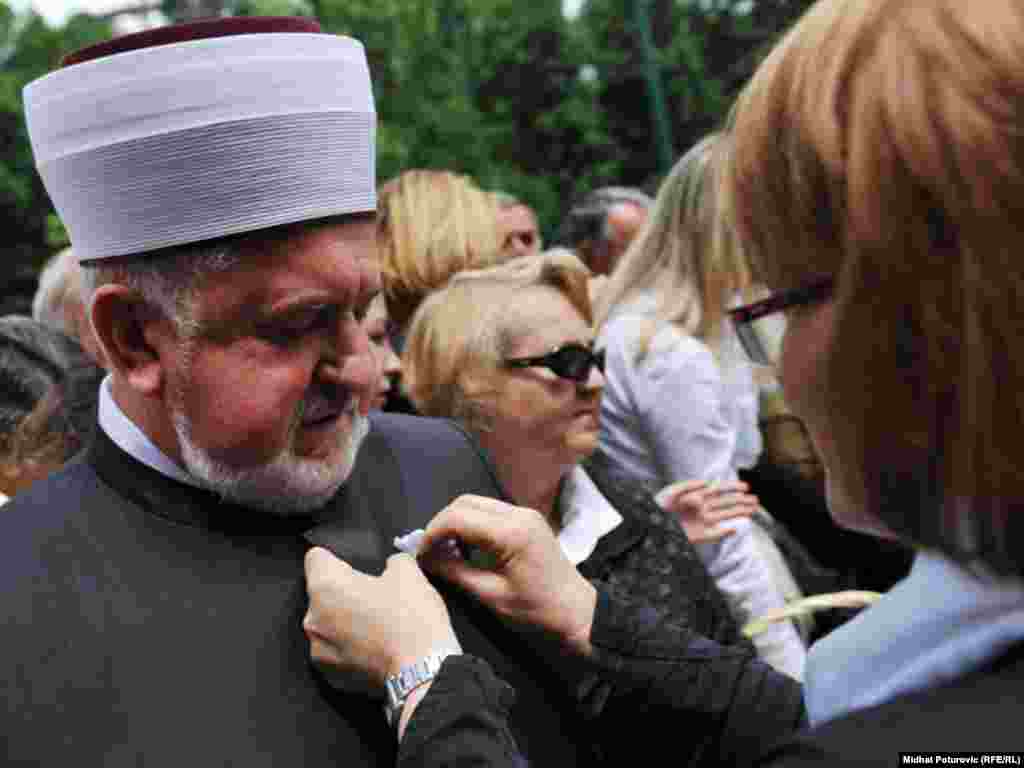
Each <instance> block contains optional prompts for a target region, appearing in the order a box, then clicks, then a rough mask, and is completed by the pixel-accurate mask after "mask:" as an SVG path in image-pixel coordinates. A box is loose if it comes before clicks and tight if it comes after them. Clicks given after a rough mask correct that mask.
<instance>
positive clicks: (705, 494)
mask: <svg viewBox="0 0 1024 768" xmlns="http://www.w3.org/2000/svg"><path fill="white" fill-rule="evenodd" d="M749 490H750V486H748V485H747V484H746V483H744V482H741V481H734V482H728V483H721V484H719V485H714V484H711V483H707V482H705V481H703V480H683V481H681V482H678V483H673V484H672V485H668V486H665V487H664V488H662V489H661V490H660V491H659V492H658V495H657V496H656V497H655V498H656V499H657V501H658V504H660V505H661V507H662V508H663V509H664V510H665V511H667V512H671V513H673V514H674V515H675V516H676V519H677V520H678V521H679V524H680V525H682V527H683V530H684V531H686V537H687V538H688V539H689V540H690V541H691V542H693V543H694V544H701V543H705V542H709V541H719V540H720V539H723V538H725V537H726V536H731V535H732V534H733V533H734V531H733V530H732V529H731V528H727V527H724V526H721V525H720V524H721V523H723V522H725V521H726V520H735V519H737V518H740V517H750V516H751V515H752V514H754V512H756V511H757V509H758V506H759V502H758V499H757V496H754V495H753V494H751V493H748V491H749Z"/></svg>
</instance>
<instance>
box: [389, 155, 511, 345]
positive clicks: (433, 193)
mask: <svg viewBox="0 0 1024 768" xmlns="http://www.w3.org/2000/svg"><path fill="white" fill-rule="evenodd" d="M503 239H504V238H503V237H502V233H501V232H500V230H499V225H498V204H497V201H496V199H495V198H494V196H493V195H490V194H488V193H487V192H484V191H483V190H481V189H479V188H478V187H477V186H476V185H475V184H474V183H473V182H472V181H471V180H470V179H469V178H468V177H466V176H460V175H458V174H455V173H450V172H448V171H432V170H411V171H406V172H405V173H403V174H401V175H400V176H398V177H397V178H395V179H392V180H391V181H389V182H388V183H386V184H384V185H383V186H382V187H381V188H380V191H379V201H378V251H379V255H380V266H381V278H382V281H383V284H384V295H385V297H386V299H387V302H388V314H389V315H390V316H391V319H392V320H394V321H395V322H396V323H397V324H398V325H399V326H402V327H404V326H405V325H406V324H407V323H408V321H409V319H410V318H411V317H412V313H413V312H414V311H415V310H416V307H417V306H418V305H419V303H420V302H421V301H422V300H423V298H424V297H425V296H426V295H427V294H429V293H431V292H432V291H436V290H437V289H438V288H441V287H442V286H443V285H444V284H445V283H446V282H447V281H448V278H450V277H451V276H452V275H454V274H455V273H456V272H460V271H462V270H464V269H479V268H483V267H489V266H491V265H493V264H496V263H498V262H499V261H500V260H501V258H502V253H501V246H502V243H503Z"/></svg>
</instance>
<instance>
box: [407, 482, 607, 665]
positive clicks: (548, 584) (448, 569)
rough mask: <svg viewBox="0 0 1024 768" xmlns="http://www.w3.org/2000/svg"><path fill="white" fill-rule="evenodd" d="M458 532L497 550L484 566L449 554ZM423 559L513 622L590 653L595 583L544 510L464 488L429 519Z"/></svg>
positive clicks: (470, 541)
mask: <svg viewBox="0 0 1024 768" xmlns="http://www.w3.org/2000/svg"><path fill="white" fill-rule="evenodd" d="M452 539H456V540H458V541H460V542H462V543H463V544H464V545H465V544H468V545H471V546H475V547H478V548H480V549H482V550H484V551H486V552H488V553H489V554H490V555H492V556H493V558H494V561H495V565H494V567H493V568H489V569H487V570H482V569H479V568H476V567H474V566H473V565H471V564H469V563H468V562H466V561H464V560H462V559H459V558H452V557H445V556H443V555H441V556H437V555H433V554H432V553H434V552H439V551H443V550H444V549H445V546H446V543H447V542H449V541H450V540H452ZM421 552H424V553H425V554H423V555H421V556H420V561H421V563H422V564H423V567H424V568H425V569H427V570H430V571H431V572H433V573H436V574H437V575H439V576H442V577H443V578H445V579H447V580H448V581H451V582H452V583H453V584H456V585H458V586H459V587H461V588H463V589H465V590H466V591H468V592H470V593H472V594H473V595H474V596H475V597H476V598H477V599H478V600H480V602H482V603H484V604H485V605H487V606H488V607H489V608H491V609H492V610H493V611H494V612H495V613H497V614H498V615H499V616H501V617H502V618H503V619H505V620H506V621H508V622H509V623H511V624H514V625H518V626H524V627H533V628H536V629H539V630H541V631H542V632H544V633H545V634H546V635H548V636H550V637H552V638H554V639H555V640H556V641H557V642H558V643H559V644H560V645H561V646H562V647H563V648H564V649H565V650H567V651H569V652H572V653H575V654H578V655H582V656H587V655H589V654H590V652H591V646H590V631H591V627H592V626H593V622H594V610H595V608H596V606H597V590H595V589H594V587H593V585H592V584H590V582H588V581H587V580H586V579H584V578H583V577H582V576H581V575H580V573H579V571H578V570H576V566H574V565H573V564H572V563H571V562H570V561H569V560H568V559H567V558H566V556H565V554H564V553H563V552H562V548H561V546H560V545H559V543H558V540H557V539H556V538H555V535H554V533H553V532H552V530H551V526H550V525H549V524H548V523H547V521H546V520H545V519H544V517H543V516H542V515H541V514H540V513H539V512H537V511H536V510H533V509H527V508H525V507H516V506H514V505H512V504H507V503H505V502H502V501H498V500H496V499H489V498H485V497H482V496H469V495H467V496H460V497H459V498H457V499H456V500H455V501H453V502H452V503H451V504H449V505H448V506H447V507H445V509H443V510H442V511H441V513H440V514H438V515H437V517H435V518H434V519H433V520H432V521H431V523H430V525H429V526H427V531H426V536H425V537H424V540H423V543H422V548H421Z"/></svg>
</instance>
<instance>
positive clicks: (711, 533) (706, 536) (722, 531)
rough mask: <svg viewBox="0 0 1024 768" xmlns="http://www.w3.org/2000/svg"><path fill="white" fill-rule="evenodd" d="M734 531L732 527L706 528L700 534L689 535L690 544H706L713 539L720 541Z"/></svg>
mask: <svg viewBox="0 0 1024 768" xmlns="http://www.w3.org/2000/svg"><path fill="white" fill-rule="evenodd" d="M734 533H736V531H734V530H733V529H732V528H706V529H704V531H703V532H702V533H700V534H697V535H695V536H690V537H689V538H690V543H692V544H708V543H710V542H713V541H721V540H722V539H724V538H726V537H727V536H732V535H733V534H734Z"/></svg>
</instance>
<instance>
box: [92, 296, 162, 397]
mask: <svg viewBox="0 0 1024 768" xmlns="http://www.w3.org/2000/svg"><path fill="white" fill-rule="evenodd" d="M91 313H92V325H93V329H94V330H95V332H96V340H97V341H98V342H99V346H100V348H101V349H102V350H103V356H104V362H105V366H106V368H107V369H108V370H110V371H112V372H114V373H116V374H118V375H119V376H120V377H121V378H122V379H124V381H125V382H127V383H128V385H129V386H130V387H131V388H132V389H134V390H136V391H138V392H139V393H140V394H142V395H146V396H154V395H158V394H160V391H161V389H162V387H163V384H164V374H165V370H164V366H165V364H166V360H164V359H163V358H162V357H161V355H160V350H161V348H163V347H164V346H165V345H166V344H167V343H168V342H170V341H172V340H173V339H174V338H175V337H176V334H175V332H174V328H173V324H172V323H171V322H170V321H169V320H168V319H166V318H165V317H164V316H163V315H162V314H161V313H160V312H159V311H158V310H156V309H155V308H153V307H151V306H150V305H149V304H148V303H147V302H146V301H145V300H144V299H143V298H142V296H141V295H140V294H139V292H138V291H136V290H134V289H133V288H129V287H128V286H126V285H119V284H117V283H108V284H107V285H102V286H100V287H99V288H97V289H96V293H95V296H94V297H93V301H92V307H91Z"/></svg>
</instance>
